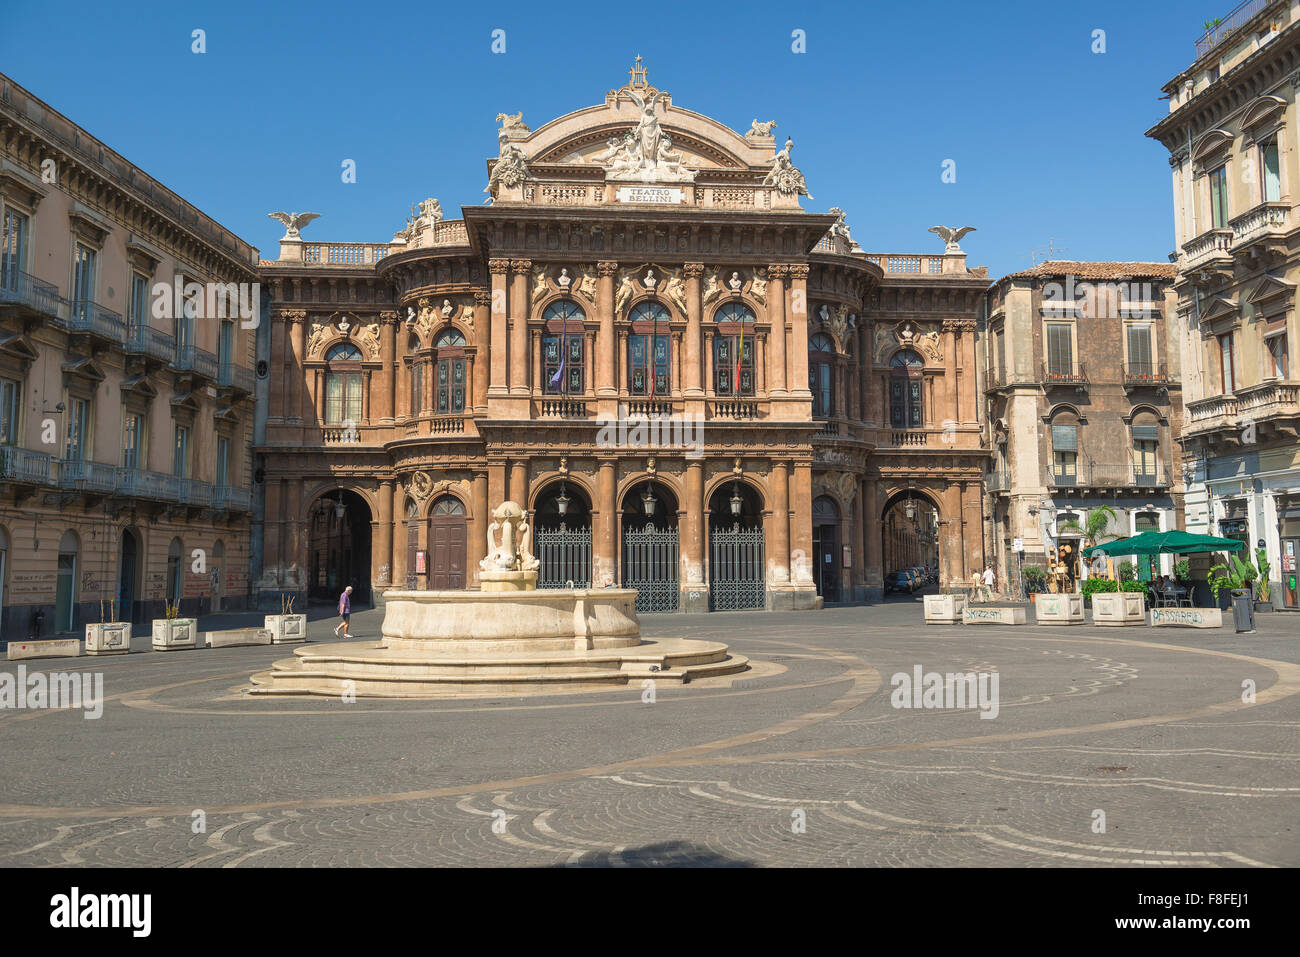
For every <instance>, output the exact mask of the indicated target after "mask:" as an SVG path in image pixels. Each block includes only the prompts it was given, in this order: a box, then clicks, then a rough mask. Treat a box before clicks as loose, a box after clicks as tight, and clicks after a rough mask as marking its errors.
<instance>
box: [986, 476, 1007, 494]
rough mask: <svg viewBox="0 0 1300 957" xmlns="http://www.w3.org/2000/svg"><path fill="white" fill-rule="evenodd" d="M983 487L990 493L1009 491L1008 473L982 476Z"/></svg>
mask: <svg viewBox="0 0 1300 957" xmlns="http://www.w3.org/2000/svg"><path fill="white" fill-rule="evenodd" d="M984 487H985V488H987V489H988V490H989V491H990V492H1009V491H1011V473H1010V472H989V473H988V474H987V475H985V476H984Z"/></svg>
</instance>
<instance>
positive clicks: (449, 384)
mask: <svg viewBox="0 0 1300 957" xmlns="http://www.w3.org/2000/svg"><path fill="white" fill-rule="evenodd" d="M433 348H434V355H435V356H436V357H437V358H436V362H435V369H436V370H437V373H436V375H437V379H436V380H435V383H436V389H437V394H436V395H435V396H434V407H435V408H436V409H437V411H438V414H439V415H455V414H457V413H460V412H464V411H465V337H464V336H463V335H461V334H460V332H459V331H457V330H456V329H447V330H444V331H443V332H442V334H441V335H439V336H438V338H437V340H436V341H435V342H434V344H433Z"/></svg>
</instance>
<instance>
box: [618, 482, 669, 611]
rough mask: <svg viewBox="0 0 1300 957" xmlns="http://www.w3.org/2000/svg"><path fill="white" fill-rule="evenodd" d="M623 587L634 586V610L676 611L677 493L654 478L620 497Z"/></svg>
mask: <svg viewBox="0 0 1300 957" xmlns="http://www.w3.org/2000/svg"><path fill="white" fill-rule="evenodd" d="M619 525H620V526H621V533H622V541H623V587H624V588H635V589H636V590H637V592H636V610H637V611H639V612H647V611H676V610H677V608H678V583H677V568H678V565H679V564H680V563H679V561H678V557H679V555H680V549H679V542H678V538H677V496H676V495H674V494H673V493H672V491H671V490H670V489H668V488H667V487H666V486H664V485H662V484H660V483H659V482H655V481H648V482H638V483H637V484H635V485H633V486H632V487H631V488H630V489H628V490H627V493H626V494H625V495H624V496H623V508H622V511H621V512H620V514H619Z"/></svg>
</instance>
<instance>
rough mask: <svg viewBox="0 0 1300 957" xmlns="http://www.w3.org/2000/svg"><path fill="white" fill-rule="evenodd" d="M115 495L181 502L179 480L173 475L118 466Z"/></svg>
mask: <svg viewBox="0 0 1300 957" xmlns="http://www.w3.org/2000/svg"><path fill="white" fill-rule="evenodd" d="M117 494H118V495H120V496H122V497H124V498H141V499H149V500H151V501H156V502H179V501H180V500H181V479H179V478H177V477H176V476H175V475H164V474H163V473H162V472H150V471H148V470H147V469H136V468H130V467H127V466H119V467H118V470H117Z"/></svg>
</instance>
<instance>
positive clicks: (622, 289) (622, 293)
mask: <svg viewBox="0 0 1300 957" xmlns="http://www.w3.org/2000/svg"><path fill="white" fill-rule="evenodd" d="M635 294H636V279H635V278H634V277H633V276H632V275H631V274H630V273H629V274H628V275H626V276H624V277H623V279H622V281H621V282H619V284H618V295H617V296H616V297H615V299H614V311H615V312H616V313H618V314H619V315H622V313H623V307H625V306H626V305H627V304H628V302H629V301H630V300H631V298H632V296H633V295H635Z"/></svg>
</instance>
